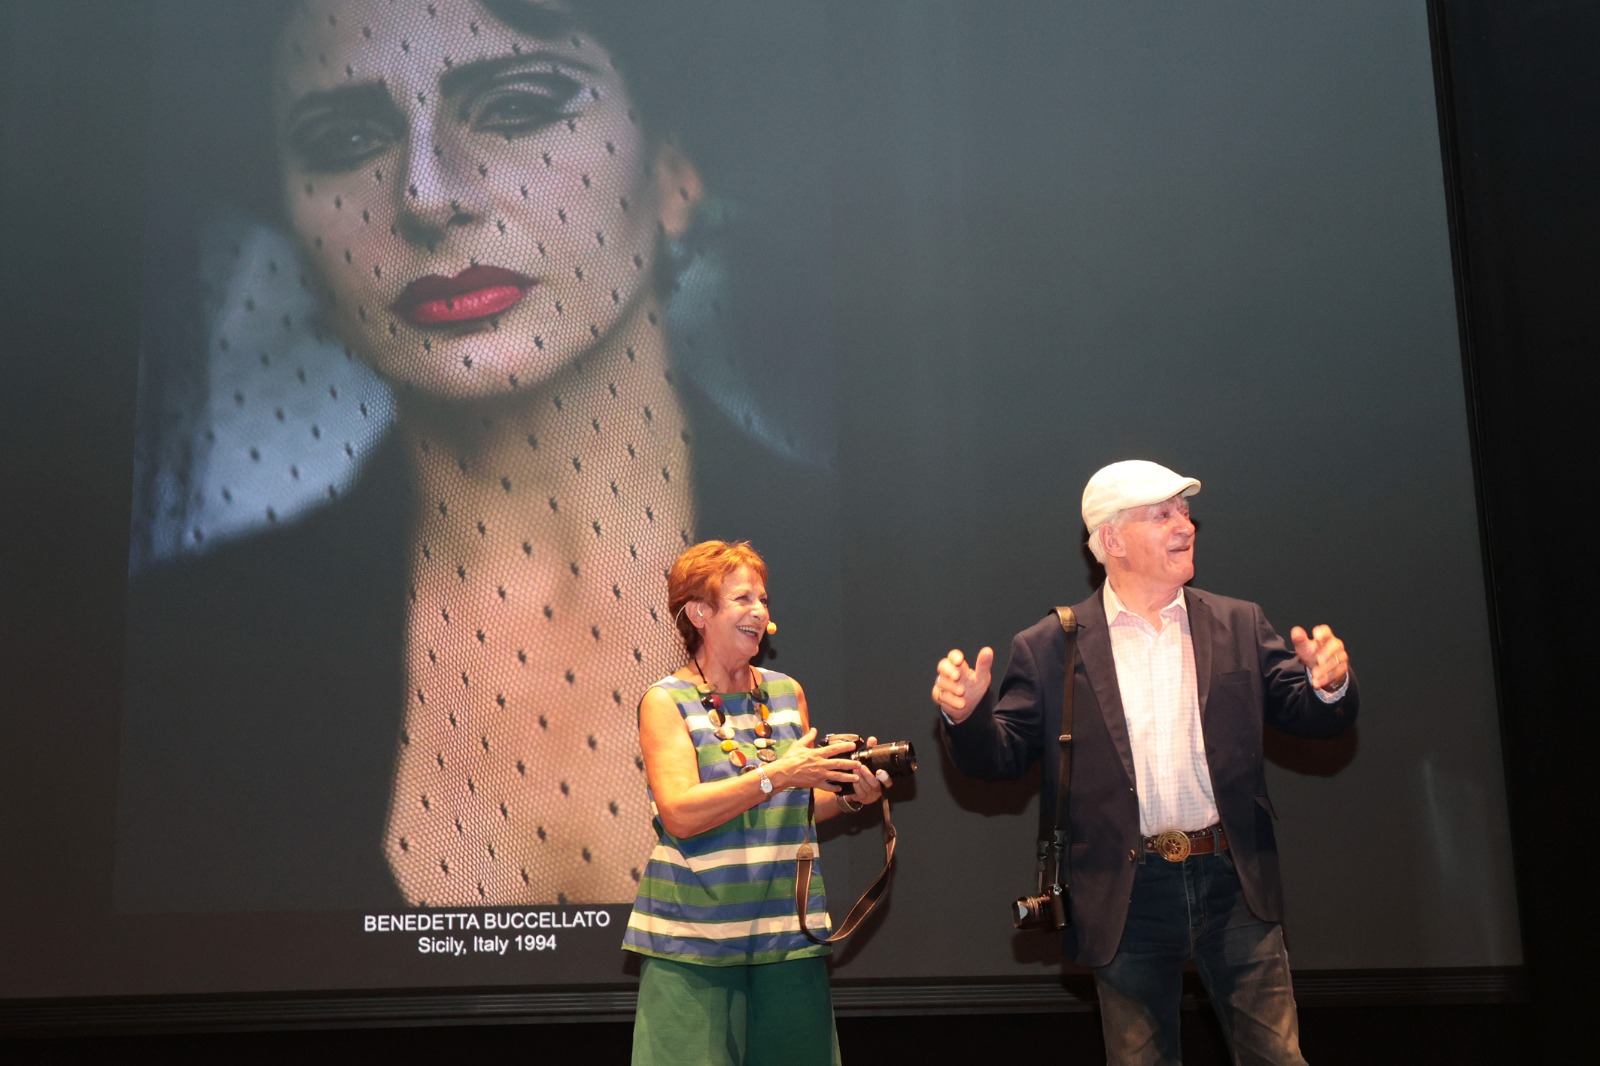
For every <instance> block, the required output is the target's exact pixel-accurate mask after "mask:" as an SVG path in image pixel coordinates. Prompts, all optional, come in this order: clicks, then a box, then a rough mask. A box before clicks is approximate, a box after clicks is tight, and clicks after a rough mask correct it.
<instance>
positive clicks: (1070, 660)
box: [1039, 607, 1078, 895]
mask: <svg viewBox="0 0 1600 1066" xmlns="http://www.w3.org/2000/svg"><path fill="white" fill-rule="evenodd" d="M1055 611H1056V618H1057V620H1059V621H1060V623H1061V632H1062V635H1063V637H1065V639H1066V653H1065V656H1064V660H1063V664H1062V673H1063V678H1062V684H1061V737H1060V745H1061V768H1060V770H1059V772H1058V773H1057V774H1056V802H1055V810H1054V812H1052V811H1051V810H1050V808H1049V806H1048V805H1047V804H1046V803H1045V801H1044V797H1043V796H1040V797H1039V893H1040V895H1043V894H1045V893H1046V892H1048V891H1049V890H1050V889H1051V888H1052V887H1053V886H1055V885H1057V884H1059V883H1060V881H1061V853H1062V851H1063V850H1065V847H1066V841H1067V833H1068V826H1067V801H1068V800H1069V799H1070V798H1071V795H1072V683H1073V674H1074V673H1075V672H1076V670H1077V666H1078V616H1077V614H1076V613H1074V611H1073V610H1072V608H1071V607H1057V608H1056V609H1055ZM1052 814H1053V816H1054V821H1052V820H1051V818H1052Z"/></svg>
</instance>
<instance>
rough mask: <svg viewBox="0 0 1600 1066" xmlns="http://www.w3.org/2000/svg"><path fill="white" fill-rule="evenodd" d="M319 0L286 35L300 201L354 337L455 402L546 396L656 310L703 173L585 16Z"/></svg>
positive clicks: (308, 245) (313, 249) (532, 8)
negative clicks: (674, 144) (552, 384)
mask: <svg viewBox="0 0 1600 1066" xmlns="http://www.w3.org/2000/svg"><path fill="white" fill-rule="evenodd" d="M494 7H495V8H497V9H499V10H500V11H502V12H506V13H508V21H502V20H501V18H499V17H496V15H495V14H493V13H491V11H490V9H489V8H488V7H487V6H485V5H484V4H481V3H479V2H477V0H434V2H431V3H428V2H423V0H417V2H415V3H411V2H403V3H395V2H392V0H312V2H310V3H307V4H305V5H303V6H302V7H300V8H298V9H297V10H296V12H295V14H294V15H293V16H292V17H291V18H290V20H289V23H288V25H287V27H286V28H285V30H284V32H283V34H282V37H281V39H280V41H279V43H278V52H277V57H278V58H277V63H276V68H275V69H276V77H275V85H274V94H275V96H274V111H275V114H276V116H277V125H278V135H279V149H280V158H281V160H282V164H281V165H282V179H283V195H284V200H285V204H286V207H287V212H288V216H289V219H290V222H291V224H292V226H293V229H294V231H295V233H296V235H297V237H298V238H299V241H300V243H301V245H302V247H303V248H304V250H305V252H306V255H307V256H308V258H309V259H310V261H311V262H312V263H313V264H314V266H315V269H316V272H317V275H318V277H319V279H320V281H321V282H322V285H323V287H324V289H325V291H326V294H327V296H328V303H329V315H330V318H331V322H332V324H334V325H335V326H336V328H337V329H338V331H339V333H340V335H341V336H342V337H343V338H344V339H345V341H346V342H347V343H348V344H350V345H351V347H353V348H354V349H355V350H356V351H357V353H358V354H359V355H360V356H361V357H362V358H364V359H365V360H366V361H367V362H369V363H371V364H372V365H373V366H374V367H375V368H376V369H377V370H378V371H379V372H380V373H382V374H383V375H384V376H385V377H387V378H389V379H390V380H391V381H395V382H401V383H405V384H409V385H413V386H416V387H417V388H419V389H421V390H423V391H425V392H428V393H431V394H434V395H439V396H454V397H480V396H493V395H502V394H505V393H507V392H511V391H514V390H516V389H518V388H525V387H527V386H530V385H533V384H537V383H538V382H540V381H543V380H545V379H546V378H547V377H548V376H549V375H550V374H551V373H552V372H554V371H555V370H557V369H559V368H560V367H562V366H564V365H566V364H567V363H569V362H570V361H571V360H573V359H574V358H576V357H578V356H580V355H581V354H582V353H584V352H585V351H587V350H589V349H590V348H592V347H593V346H595V345H596V344H597V343H598V342H600V341H602V340H603V339H605V338H606V337H608V336H610V335H611V334H612V333H613V331H615V330H616V329H617V328H618V327H619V325H621V324H623V323H625V322H626V321H628V320H629V319H630V318H631V317H632V316H635V315H639V314H642V313H643V305H644V304H645V303H646V302H647V301H648V299H649V297H650V294H651V289H652V277H653V274H654V269H655V259H656V256H657V254H658V248H659V245H660V238H661V236H662V234H663V233H665V234H667V235H669V236H671V235H677V234H679V233H681V232H683V230H684V229H686V228H687V226H688V223H689V219H690V215H691V213H692V211H693V207H694V202H695V199H696V197H697V196H698V192H699V184H698V176H697V175H696V174H695V173H694V170H693V167H692V166H691V165H690V164H689V162H688V161H687V160H686V159H685V158H684V157H683V156H682V155H680V154H679V153H677V151H676V150H675V149H673V148H671V147H670V146H660V145H657V144H655V143H654V142H653V141H652V140H651V139H650V138H649V137H648V136H647V135H646V133H645V132H644V130H643V128H642V126H641V124H640V123H639V121H638V120H637V118H636V116H635V114H634V110H633V105H632V102H631V101H630V99H629V97H628V93H627V89H626V87H625V85H624V84H623V81H622V78H621V76H620V75H619V74H618V72H617V70H616V69H615V68H614V66H613V65H612V61H611V56H610V54H609V53H608V52H607V50H606V49H605V48H604V47H603V46H602V45H601V44H600V43H599V42H598V41H596V40H595V39H594V38H593V37H592V36H590V35H589V34H588V33H587V31H585V30H584V29H583V28H582V26H581V25H580V24H579V23H578V22H577V21H576V20H575V19H574V18H572V17H571V14H570V12H569V11H568V10H567V8H566V7H565V5H564V4H560V3H554V2H552V3H543V2H536V0H522V2H520V3H518V2H502V3H499V4H495V5H494Z"/></svg>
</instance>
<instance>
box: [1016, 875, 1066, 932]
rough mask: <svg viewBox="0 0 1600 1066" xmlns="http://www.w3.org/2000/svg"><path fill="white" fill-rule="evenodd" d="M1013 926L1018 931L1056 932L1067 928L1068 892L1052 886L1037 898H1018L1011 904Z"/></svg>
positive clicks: (1062, 887)
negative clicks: (1039, 930)
mask: <svg viewBox="0 0 1600 1066" xmlns="http://www.w3.org/2000/svg"><path fill="white" fill-rule="evenodd" d="M1011 924H1012V925H1014V926H1016V927H1017V928H1018V929H1042V930H1044V931H1045V932H1047V933H1048V932H1054V931H1056V930H1058V929H1065V928H1066V927H1067V890H1066V887H1065V886H1064V885H1061V884H1059V883H1058V884H1051V885H1047V886H1045V888H1044V891H1042V892H1040V893H1039V894H1038V895H1035V896H1018V897H1017V898H1016V901H1015V902H1013V903H1012V904H1011Z"/></svg>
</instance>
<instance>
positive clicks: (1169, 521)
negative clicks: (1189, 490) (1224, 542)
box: [1106, 496, 1194, 589]
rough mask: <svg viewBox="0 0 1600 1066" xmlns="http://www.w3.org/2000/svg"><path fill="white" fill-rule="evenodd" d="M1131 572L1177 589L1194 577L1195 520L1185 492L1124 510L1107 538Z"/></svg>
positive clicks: (1113, 552)
mask: <svg viewBox="0 0 1600 1066" xmlns="http://www.w3.org/2000/svg"><path fill="white" fill-rule="evenodd" d="M1106 550H1107V552H1108V554H1110V555H1112V556H1116V557H1119V558H1120V559H1121V560H1122V564H1123V568H1124V569H1125V571H1126V572H1127V574H1128V576H1130V577H1132V578H1133V579H1135V580H1137V581H1139V582H1141V583H1146V584H1149V585H1162V586H1170V587H1172V588H1174V589H1176V588H1178V587H1179V586H1181V585H1185V584H1188V582H1189V581H1191V580H1192V579H1193V578H1194V523H1193V522H1191V521H1190V520H1189V501H1188V500H1187V499H1186V498H1184V497H1183V496H1174V497H1172V498H1171V499H1170V500H1163V501H1161V502H1160V503H1152V504H1150V505H1148V506H1146V507H1136V508H1132V509H1130V510H1129V511H1127V512H1125V513H1124V515H1123V517H1122V519H1121V521H1120V523H1117V524H1116V526H1115V528H1114V529H1113V530H1111V532H1110V536H1109V537H1108V539H1107V543H1106Z"/></svg>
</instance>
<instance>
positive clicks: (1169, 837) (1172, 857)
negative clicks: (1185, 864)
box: [1144, 823, 1228, 862]
mask: <svg viewBox="0 0 1600 1066" xmlns="http://www.w3.org/2000/svg"><path fill="white" fill-rule="evenodd" d="M1144 850H1146V851H1153V852H1155V853H1156V854H1157V855H1159V856H1161V857H1162V858H1163V859H1166V860H1167V861H1168V862H1182V861H1183V860H1184V859H1187V858H1188V857H1189V856H1190V855H1210V854H1211V853H1213V852H1217V851H1227V850H1228V834H1227V833H1225V832H1224V831H1223V829H1222V826H1221V824H1220V823H1219V824H1217V825H1212V826H1207V827H1206V828H1204V829H1195V830H1191V831H1190V832H1184V831H1183V830H1181V829H1168V830H1167V831H1166V832H1164V833H1157V834H1156V835H1155V836H1153V837H1145V838H1144Z"/></svg>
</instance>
